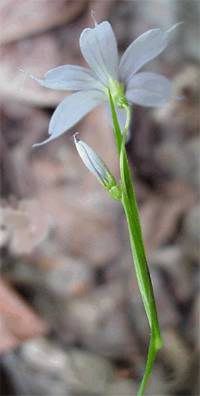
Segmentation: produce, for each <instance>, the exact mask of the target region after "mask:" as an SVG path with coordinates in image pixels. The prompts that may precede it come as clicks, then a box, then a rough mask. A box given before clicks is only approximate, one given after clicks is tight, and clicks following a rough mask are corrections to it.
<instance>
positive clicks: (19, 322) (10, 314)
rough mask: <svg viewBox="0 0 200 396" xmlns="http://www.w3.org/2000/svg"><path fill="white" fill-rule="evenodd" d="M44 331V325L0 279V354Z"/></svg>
mask: <svg viewBox="0 0 200 396" xmlns="http://www.w3.org/2000/svg"><path fill="white" fill-rule="evenodd" d="M46 330H47V325H46V323H45V322H44V321H43V320H42V319H40V318H39V317H38V316H37V314H36V313H34V312H33V311H32V309H31V308H30V307H29V306H28V305H27V304H26V303H25V302H24V301H23V300H22V298H21V297H20V296H19V295H18V294H17V293H16V292H15V291H14V290H13V289H12V288H11V286H9V285H8V284H7V283H6V282H5V281H4V280H3V279H1V278H0V353H2V352H6V351H9V350H10V349H11V348H15V347H16V346H17V345H19V344H20V343H21V342H23V341H24V340H27V339H29V338H32V337H38V336H40V335H42V334H44V333H45V332H46Z"/></svg>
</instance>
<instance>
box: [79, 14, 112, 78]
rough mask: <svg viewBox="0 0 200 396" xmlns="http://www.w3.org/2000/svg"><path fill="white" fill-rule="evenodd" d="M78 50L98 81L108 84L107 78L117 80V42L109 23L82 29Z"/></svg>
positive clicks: (105, 22)
mask: <svg viewBox="0 0 200 396" xmlns="http://www.w3.org/2000/svg"><path fill="white" fill-rule="evenodd" d="M80 49H81V52H82V55H83V57H84V58H85V60H86V62H87V63H88V65H90V67H91V69H92V70H93V71H94V72H95V74H96V75H97V77H98V78H99V79H100V81H101V82H102V83H103V84H104V85H107V84H108V80H109V78H110V77H111V78H113V79H115V80H117V78H118V51H117V42H116V38H115V35H114V33H113V30H112V27H111V25H110V23H109V22H107V21H104V22H102V23H100V24H97V25H96V26H95V27H94V28H87V29H84V30H83V32H82V33H81V36H80Z"/></svg>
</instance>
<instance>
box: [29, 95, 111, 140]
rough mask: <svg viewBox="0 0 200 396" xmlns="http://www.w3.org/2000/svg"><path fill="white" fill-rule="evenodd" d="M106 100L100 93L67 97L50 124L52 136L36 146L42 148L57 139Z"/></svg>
mask: <svg viewBox="0 0 200 396" xmlns="http://www.w3.org/2000/svg"><path fill="white" fill-rule="evenodd" d="M104 100H106V96H105V95H104V94H103V93H101V92H100V91H85V92H84V91H82V92H76V93H74V94H72V95H69V96H67V97H66V98H65V99H64V100H63V101H62V102H61V103H60V104H59V105H58V107H57V108H56V110H55V111H54V113H53V116H52V118H51V121H50V124H49V134H50V135H51V136H50V137H49V138H48V139H47V140H45V141H44V142H42V143H37V144H35V145H34V146H40V145H42V144H45V143H48V142H50V141H51V140H54V139H56V138H57V137H58V136H60V135H62V134H63V133H64V132H66V131H67V130H68V129H70V128H71V127H73V126H74V125H75V124H76V123H77V122H78V121H80V120H81V118H83V117H84V116H85V115H86V114H87V113H89V112H90V111H91V110H92V109H93V108H95V107H96V106H97V105H98V104H100V103H101V102H103V101H104Z"/></svg>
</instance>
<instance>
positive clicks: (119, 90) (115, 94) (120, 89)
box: [108, 79, 128, 108]
mask: <svg viewBox="0 0 200 396" xmlns="http://www.w3.org/2000/svg"><path fill="white" fill-rule="evenodd" d="M108 89H109V90H110V93H111V95H112V98H113V102H114V104H115V105H116V106H117V107H121V108H122V107H124V106H127V104H128V102H127V99H126V96H125V91H124V85H123V84H121V83H119V81H116V80H112V79H110V80H109V85H108Z"/></svg>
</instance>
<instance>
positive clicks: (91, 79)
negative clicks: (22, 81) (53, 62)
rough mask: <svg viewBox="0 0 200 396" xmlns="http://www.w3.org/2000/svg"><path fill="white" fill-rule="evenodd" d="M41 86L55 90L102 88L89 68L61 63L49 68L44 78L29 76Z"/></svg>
mask: <svg viewBox="0 0 200 396" xmlns="http://www.w3.org/2000/svg"><path fill="white" fill-rule="evenodd" d="M31 78H33V79H34V80H36V81H37V82H38V83H39V84H40V85H41V86H43V87H46V88H51V89H57V90H64V91H66V90H69V91H79V90H90V89H100V90H102V89H103V86H102V84H101V83H100V82H99V81H97V79H96V78H95V75H94V74H93V73H92V71H90V70H89V69H87V68H85V67H82V66H76V65H63V66H59V67H56V68H54V69H51V70H49V71H48V72H47V73H46V74H45V75H44V78H42V79H39V78H36V77H34V76H31Z"/></svg>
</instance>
